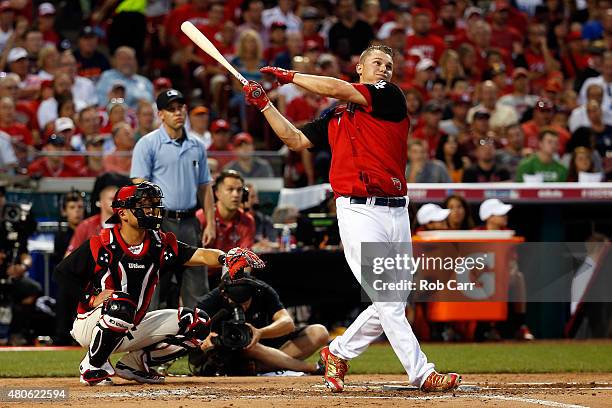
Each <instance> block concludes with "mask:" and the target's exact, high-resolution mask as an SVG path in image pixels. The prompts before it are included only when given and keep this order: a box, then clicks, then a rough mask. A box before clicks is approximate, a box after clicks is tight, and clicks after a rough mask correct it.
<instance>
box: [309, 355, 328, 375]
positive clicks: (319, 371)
mask: <svg viewBox="0 0 612 408" xmlns="http://www.w3.org/2000/svg"><path fill="white" fill-rule="evenodd" d="M312 374H313V375H323V374H325V361H323V356H321V355H319V361H317V365H316V366H315V370H314V371H313V372H312Z"/></svg>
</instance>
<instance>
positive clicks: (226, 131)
mask: <svg viewBox="0 0 612 408" xmlns="http://www.w3.org/2000/svg"><path fill="white" fill-rule="evenodd" d="M210 133H211V140H212V144H211V145H210V146H209V147H208V151H209V152H214V153H213V154H211V155H210V156H211V157H214V158H215V159H217V162H219V167H220V168H223V167H225V165H226V164H227V163H229V162H231V161H232V160H235V159H236V156H235V155H234V152H233V150H234V146H233V145H232V144H231V143H230V125H229V123H227V121H226V120H224V119H217V120H215V121H214V122H213V123H212V125H210Z"/></svg>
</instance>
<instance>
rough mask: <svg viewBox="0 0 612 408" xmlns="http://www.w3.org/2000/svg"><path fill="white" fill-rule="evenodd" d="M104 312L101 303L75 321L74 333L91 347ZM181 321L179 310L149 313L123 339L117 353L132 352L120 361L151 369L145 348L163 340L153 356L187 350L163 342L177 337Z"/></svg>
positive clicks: (80, 341) (141, 368)
mask: <svg viewBox="0 0 612 408" xmlns="http://www.w3.org/2000/svg"><path fill="white" fill-rule="evenodd" d="M101 315H102V306H99V307H97V308H96V309H94V310H92V311H90V312H88V313H84V314H82V315H78V316H77V318H76V319H75V320H74V324H73V325H72V331H71V332H70V334H71V335H72V337H73V338H74V339H75V340H76V341H77V342H78V343H79V344H80V345H81V346H82V347H85V348H88V347H89V343H91V340H92V338H91V337H92V333H93V329H94V327H96V324H97V323H98V320H100V316H101ZM178 323H179V321H178V311H177V310H176V309H162V310H155V311H153V312H148V313H147V314H145V316H144V318H143V319H142V321H141V322H140V324H139V325H138V326H136V327H134V328H132V329H131V330H130V331H129V332H128V334H127V335H126V336H125V337H123V339H121V342H120V343H119V345H118V346H117V348H115V351H114V352H113V353H120V352H125V351H128V352H129V353H126V354H125V355H124V356H123V357H121V360H120V361H121V362H122V363H125V364H126V365H128V366H130V367H132V368H137V369H140V370H142V371H147V370H148V367H147V364H146V363H147V361H146V360H147V359H146V358H145V356H144V354H145V352H144V351H143V350H142V349H143V348H145V347H148V346H151V345H153V344H156V343H159V347H156V348H155V350H152V351H149V354H150V355H151V356H152V357H161V356H165V355H169V354H172V353H175V352H177V351H180V350H183V348H182V347H180V346H176V345H169V344H166V343H163V341H164V340H165V339H167V338H168V337H171V336H176V334H177V333H178V331H179V325H178Z"/></svg>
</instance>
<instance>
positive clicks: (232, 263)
mask: <svg viewBox="0 0 612 408" xmlns="http://www.w3.org/2000/svg"><path fill="white" fill-rule="evenodd" d="M224 266H225V268H226V269H227V273H228V274H229V277H230V279H234V278H235V277H237V275H238V274H240V273H241V272H243V271H244V268H247V267H251V268H256V269H261V268H264V267H265V266H266V263H265V262H264V261H262V260H261V258H259V257H258V256H257V255H256V254H255V253H254V252H253V251H251V250H250V249H247V248H232V249H230V250H229V251H228V252H227V254H226V255H225V265H224Z"/></svg>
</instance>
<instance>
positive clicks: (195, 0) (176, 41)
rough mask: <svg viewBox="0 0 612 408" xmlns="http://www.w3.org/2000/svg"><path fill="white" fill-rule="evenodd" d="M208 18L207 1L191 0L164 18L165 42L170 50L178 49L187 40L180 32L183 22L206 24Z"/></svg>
mask: <svg viewBox="0 0 612 408" xmlns="http://www.w3.org/2000/svg"><path fill="white" fill-rule="evenodd" d="M207 17H208V1H207V0H192V1H188V2H184V4H183V5H181V6H178V7H176V8H175V9H173V10H172V11H171V12H170V13H168V16H167V17H166V21H165V22H164V27H165V30H164V31H165V35H164V38H165V41H166V43H167V45H169V46H170V49H171V50H173V51H174V50H178V49H180V45H181V44H182V43H184V41H186V40H188V38H187V37H186V36H185V34H183V32H182V31H181V24H182V23H183V21H190V22H192V23H193V24H194V25H195V24H206V22H207Z"/></svg>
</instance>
